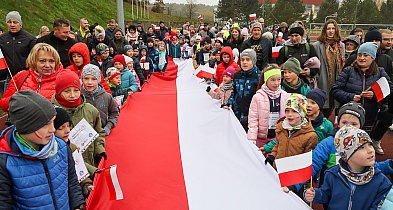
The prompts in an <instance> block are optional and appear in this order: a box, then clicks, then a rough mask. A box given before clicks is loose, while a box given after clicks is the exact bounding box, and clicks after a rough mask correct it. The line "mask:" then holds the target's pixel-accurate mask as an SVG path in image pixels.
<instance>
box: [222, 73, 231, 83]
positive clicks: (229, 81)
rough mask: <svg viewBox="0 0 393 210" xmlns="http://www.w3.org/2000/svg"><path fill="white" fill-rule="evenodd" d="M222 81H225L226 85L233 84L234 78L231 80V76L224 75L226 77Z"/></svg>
mask: <svg viewBox="0 0 393 210" xmlns="http://www.w3.org/2000/svg"><path fill="white" fill-rule="evenodd" d="M222 81H223V82H224V83H226V84H228V83H232V78H231V77H230V76H227V75H224V76H223V77H222Z"/></svg>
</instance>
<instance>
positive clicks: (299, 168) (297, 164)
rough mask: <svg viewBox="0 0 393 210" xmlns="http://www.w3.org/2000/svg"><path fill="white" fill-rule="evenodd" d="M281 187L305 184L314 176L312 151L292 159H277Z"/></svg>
mask: <svg viewBox="0 0 393 210" xmlns="http://www.w3.org/2000/svg"><path fill="white" fill-rule="evenodd" d="M275 162H276V167H277V172H278V177H279V179H280V183H281V187H285V186H290V185H294V184H299V183H302V182H305V181H307V180H309V179H310V178H311V175H312V151H310V152H307V153H303V154H300V155H294V156H291V157H285V158H280V159H276V160H275Z"/></svg>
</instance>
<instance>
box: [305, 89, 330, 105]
mask: <svg viewBox="0 0 393 210" xmlns="http://www.w3.org/2000/svg"><path fill="white" fill-rule="evenodd" d="M306 97H307V98H308V99H312V100H313V101H315V102H316V103H317V104H318V106H319V109H320V110H321V109H322V108H323V105H325V102H326V100H327V94H326V92H325V91H323V90H321V89H319V88H315V89H312V90H310V91H309V92H308V93H307V94H306Z"/></svg>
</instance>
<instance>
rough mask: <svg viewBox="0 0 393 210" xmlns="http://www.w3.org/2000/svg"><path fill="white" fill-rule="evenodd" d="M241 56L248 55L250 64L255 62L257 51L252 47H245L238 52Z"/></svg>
mask: <svg viewBox="0 0 393 210" xmlns="http://www.w3.org/2000/svg"><path fill="white" fill-rule="evenodd" d="M243 56H248V57H250V58H251V60H252V64H254V65H255V64H256V63H257V53H256V52H255V51H254V50H253V49H245V50H244V51H243V52H242V53H240V58H241V57H243Z"/></svg>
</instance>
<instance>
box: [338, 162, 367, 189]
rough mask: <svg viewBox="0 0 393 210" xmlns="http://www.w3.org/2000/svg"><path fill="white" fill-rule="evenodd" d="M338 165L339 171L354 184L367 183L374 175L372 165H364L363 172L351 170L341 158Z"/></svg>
mask: <svg viewBox="0 0 393 210" xmlns="http://www.w3.org/2000/svg"><path fill="white" fill-rule="evenodd" d="M338 165H339V167H340V172H341V173H342V174H344V176H345V177H347V179H348V181H349V182H351V183H352V184H354V185H364V184H367V183H369V182H370V181H371V179H372V178H373V177H374V166H370V167H366V169H365V170H364V171H363V172H352V171H351V170H350V169H349V167H348V164H347V163H344V162H343V161H342V160H341V159H340V161H339V164H338Z"/></svg>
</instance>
